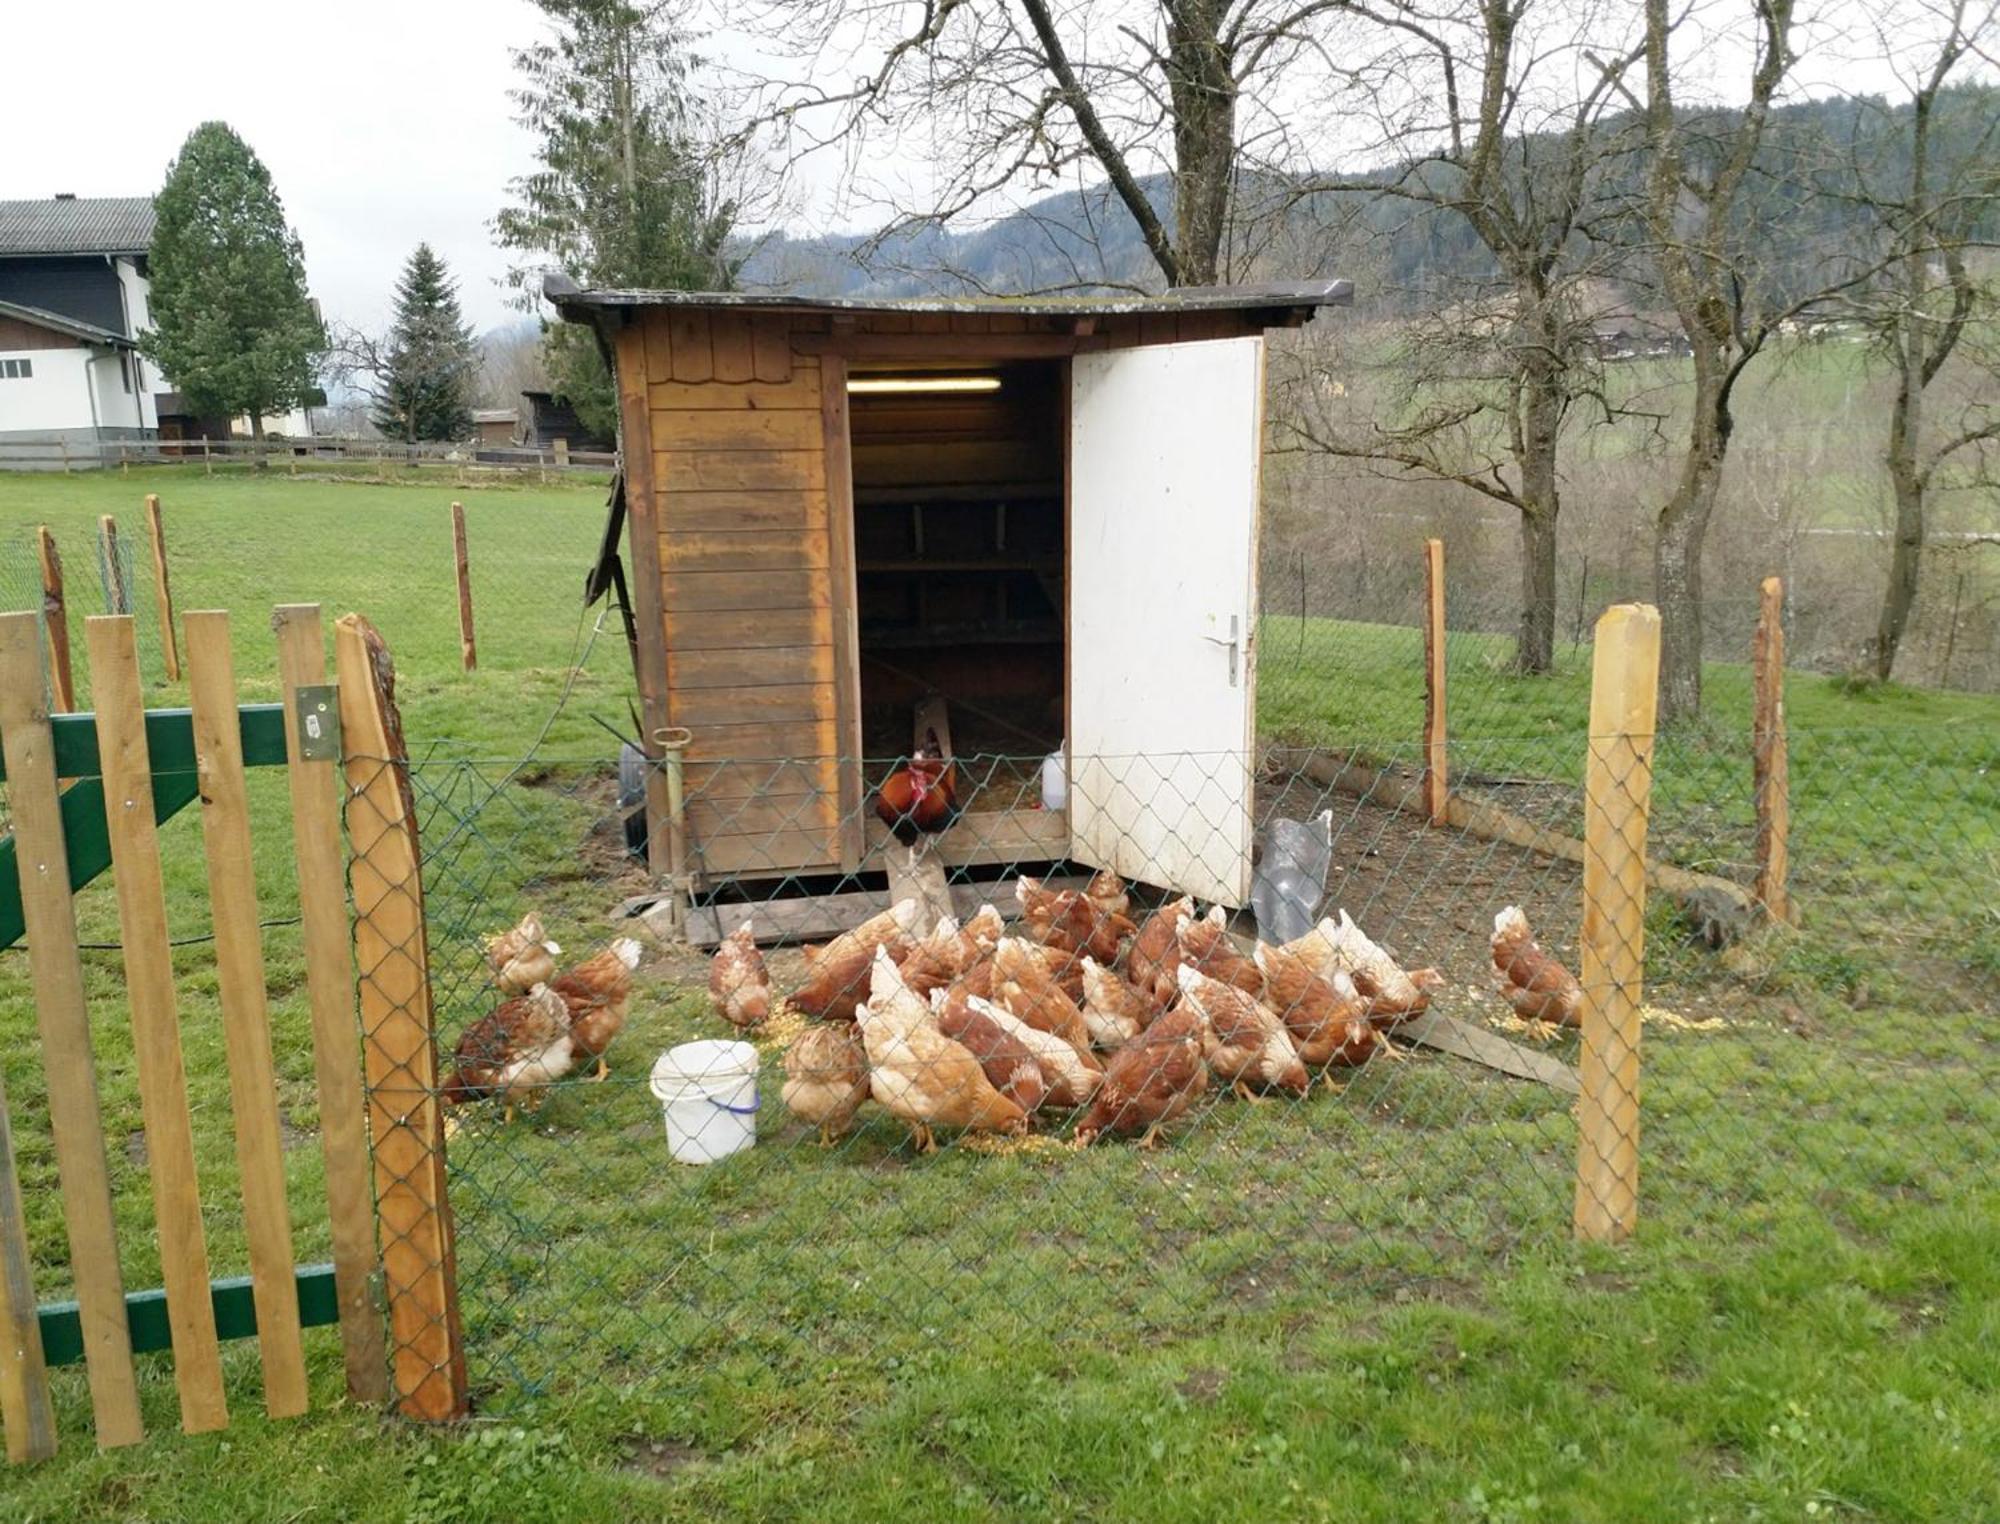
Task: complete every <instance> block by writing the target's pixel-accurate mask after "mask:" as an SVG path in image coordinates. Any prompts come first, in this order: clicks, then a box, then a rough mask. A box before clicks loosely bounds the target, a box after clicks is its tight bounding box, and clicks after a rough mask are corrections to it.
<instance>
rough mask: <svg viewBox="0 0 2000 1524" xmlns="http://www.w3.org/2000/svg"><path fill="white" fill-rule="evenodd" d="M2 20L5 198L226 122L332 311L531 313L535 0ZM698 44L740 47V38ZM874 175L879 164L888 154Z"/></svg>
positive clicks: (47, 13) (914, 159)
mask: <svg viewBox="0 0 2000 1524" xmlns="http://www.w3.org/2000/svg"><path fill="white" fill-rule="evenodd" d="M1820 9H1821V10H1822V11H1823V12H1824V13H1825V14H1826V15H1827V16H1828V17H1829V18H1846V19H1847V20H1848V21H1849V23H1850V24H1851V25H1853V26H1854V27H1855V31H1856V35H1855V36H1853V37H1850V38H1848V39H1846V41H1847V43H1848V48H1847V49H1846V50H1844V51H1845V52H1846V58H1847V59H1848V60H1850V63H1849V66H1848V68H1847V69H1846V70H1845V71H1835V72H1833V73H1832V75H1831V77H1830V78H1829V76H1828V73H1827V69H1826V65H1827V62H1828V60H1829V59H1831V58H1833V57H1834V56H1835V55H1834V54H1832V53H1827V54H1819V55H1817V56H1816V57H1815V59H1814V62H1815V63H1816V64H1818V65H1820V75H1819V78H1818V79H1811V78H1810V77H1808V79H1807V81H1806V83H1807V88H1808V89H1809V90H1811V91H1812V92H1813V93H1818V91H1819V90H1820V89H1824V88H1827V87H1828V86H1829V85H1838V84H1846V85H1848V86H1849V87H1853V86H1854V85H1855V84H1856V83H1857V82H1860V83H1862V85H1863V87H1864V88H1881V87H1882V86H1883V85H1884V84H1886V83H1887V82H1888V81H1887V78H1886V74H1885V70H1884V67H1883V63H1882V61H1881V58H1880V46H1881V45H1880V43H1879V41H1877V40H1876V39H1875V38H1874V36H1873V35H1872V32H1871V29H1870V28H1868V27H1866V26H1865V25H1864V24H1862V22H1863V18H1864V17H1865V16H1866V15H1867V13H1868V11H1869V8H1868V7H1863V6H1859V5H1858V4H1856V5H1854V6H1853V7H1852V8H1851V9H1850V7H1849V6H1848V5H1847V4H1845V3H1842V0H1834V3H1833V4H1831V5H1829V6H1823V7H1821V8H1820ZM0 14H3V15H4V19H3V20H0V37H4V39H5V47H6V55H7V56H8V58H9V59H10V60H11V61H13V62H15V63H16V65H17V66H16V67H15V68H12V69H10V70H8V71H7V76H6V77H7V84H6V89H5V92H4V93H5V100H6V121H7V124H8V125H7V129H6V132H7V136H6V139H5V142H4V147H0V198H8V197H27V196H49V195H54V194H55V193H56V192H58V191H73V192H75V193H76V194H77V195H79V196H130V195H142V194H147V193H150V192H152V191H155V190H157V189H158V188H159V185H160V182H161V180H162V178H163V177H164V175H165V172H166V167H167V162H168V161H169V160H170V159H171V158H172V157H173V156H174V153H175V152H176V150H177V149H178V148H179V147H180V144H181V141H182V139H183V138H185V137H186V136H187V134H188V132H189V131H190V130H191V129H192V128H193V127H194V126H196V125H197V124H198V123H200V122H203V121H206V120H208V119H209V118H212V117H220V118H222V119H223V120H225V121H227V122H229V123H230V124H231V125H232V126H233V127H235V128H236V130H237V131H238V132H239V133H241V134H242V135H243V136H244V137H245V138H246V139H248V141H249V143H250V145H251V147H252V148H254V149H255V150H256V151H257V153H258V154H259V155H261V156H262V158H263V160H264V162H265V164H266V165H268V166H269V167H270V170H271V173H272V175H273V177H274V178H275V179H276V181H277V186H278V192H279V194H280V195H281V196H282V197H283V198H284V202H285V209H286V212H287V213H288V215H289V216H290V218H291V221H292V224H293V226H294V227H295V228H297V230H298V233H299V236H300V238H301V239H302V240H303V241H304V243H305V250H306V268H307V275H308V278H309V280H310V282H311V286H312V290H313V294H314V295H315V296H317V297H318V298H319V299H320V302H321V304H322V306H323V307H324V309H325V311H326V313H327V315H328V317H329V318H331V319H334V320H336V321H340V322H345V323H351V324H355V325H358V326H362V327H376V326H379V325H381V324H382V322H383V320H384V318H385V316H386V314H387V312H388V309H389V301H390V292H391V287H392V285H393V283H394V280H395V276H396V272H397V270H398V269H399V268H400V266H401V265H402V262H403V260H404V259H405V258H406V257H407V256H408V254H409V252H410V250H411V249H412V248H413V247H415V245H416V244H417V243H418V242H419V241H422V240H428V241H429V242H430V244H431V245H432V247H434V248H435V249H437V251H438V252H439V253H440V254H441V255H443V257H444V259H445V260H446V262H447V263H448V264H449V265H450V267H451V269H452V270H453V272H454V273H455V274H456V275H457V276H458V279H459V283H460V296H461V300H462V302H463V304H464V307H465V312H466V316H467V317H468V318H469V319H470V320H471V322H472V323H473V325H474V326H475V327H476V328H479V329H486V328H490V327H493V326H496V325H498V324H501V323H505V322H509V321H516V320H519V318H520V317H521V316H522V314H521V313H520V312H519V311H518V309H515V308H512V307H510V305H509V297H508V293H507V292H506V290H505V289H504V288H503V286H502V284H501V279H502V277H503V276H504V274H505V273H506V268H507V257H506V256H505V255H504V254H503V253H502V252H501V251H500V250H498V249H496V248H495V247H494V246H493V240H492V236H491V230H490V227H489V224H490V222H491V220H492V217H493V214H494V213H495V212H496V211H497V210H498V209H499V208H500V207H501V206H502V205H503V204H505V202H506V199H507V192H506V187H507V182H508V181H509V180H510V179H512V178H513V177H514V176H516V175H519V174H521V173H522V172H523V171H525V170H526V169H527V168H528V167H529V164H530V159H531V144H530V141H529V139H528V137H527V135H526V134H525V133H524V132H523V131H522V130H521V129H520V128H519V127H517V126H516V125H515V124H514V120H513V111H512V105H511V102H510V101H509V100H508V96H507V92H508V89H509V88H510V86H511V85H512V83H513V78H514V70H513V64H512V57H511V50H512V49H514V48H517V47H521V46H524V45H526V44H527V43H529V42H531V41H533V40H535V39H536V38H537V37H539V36H540V35H541V33H542V25H543V23H542V22H541V20H540V17H539V13H538V12H536V11H535V10H534V9H533V8H532V7H531V6H530V5H528V4H527V3H526V0H335V3H334V4H331V5H327V4H322V5H318V6H308V5H280V6H275V7H259V8H252V9H247V10H228V9H224V8H220V7H216V8H205V7H202V6H194V7H188V6H181V7H175V6H170V5H163V4H161V3H159V0H97V3H95V4H91V3H88V0H66V3H65V0H56V3H47V0H44V3H41V4H36V3H34V0H0ZM719 14H720V15H722V16H726V15H727V14H728V0H719ZM704 46H708V47H718V46H719V47H720V48H721V50H722V52H723V54H724V56H728V54H729V53H731V52H732V51H734V49H733V48H732V47H731V46H730V44H729V43H727V42H717V41H715V40H711V41H710V42H709V43H706V44H704ZM1857 50H1858V52H1859V55H1860V64H1861V67H1860V68H1859V70H1858V71H1857V70H1855V69H1854V68H1853V67H1852V62H1851V61H1852V60H1854V59H1855V58H1856V52H1857ZM1836 51H1840V50H1836ZM1871 51H1873V53H1874V55H1875V56H1874V57H1872V58H1871V57H1869V56H1868V55H1869V53H1870V52H1871ZM845 67H847V65H846V64H845V63H844V62H843V63H840V64H836V65H834V66H833V68H834V71H835V72H839V71H840V69H842V68H845ZM1811 72H1812V71H1811V70H1805V71H1802V74H1806V75H1807V76H1810V75H1811ZM28 124H33V125H32V126H30V125H28ZM874 153H875V154H876V155H879V154H880V153H881V145H879V144H878V145H877V146H876V147H875V149H874ZM889 157H890V159H891V160H892V161H894V160H902V161H903V163H902V167H903V169H904V170H906V171H911V172H914V171H918V170H920V169H921V168H922V165H923V162H924V159H925V157H926V154H925V152H924V149H923V145H922V143H921V141H919V142H918V143H917V144H915V145H914V146H910V145H905V146H904V147H903V149H902V150H901V152H900V153H898V152H897V151H895V150H891V152H890V155H889ZM871 167H872V168H874V169H875V170H876V171H878V172H880V171H881V170H882V169H883V168H884V165H883V164H882V163H881V162H880V161H879V159H877V160H876V161H875V162H873V163H872V165H871ZM887 167H889V168H894V167H896V166H895V164H894V163H893V162H892V163H891V164H890V165H888V166H887ZM839 175H840V162H839V160H838V158H836V157H828V158H827V159H824V160H818V161H815V163H814V166H813V168H812V169H811V170H810V171H809V173H808V179H809V181H812V182H817V186H816V191H815V190H814V188H813V187H812V186H811V185H809V186H808V191H807V194H808V199H810V198H811V196H812V195H814V194H817V195H818V197H819V199H820V203H821V204H820V207H819V209H818V211H817V214H815V213H814V212H812V211H807V212H805V213H804V215H802V216H801V215H800V203H799V202H798V201H794V202H793V203H792V209H793V215H794V217H795V218H796V219H797V220H799V221H801V222H807V223H810V222H814V221H824V220H827V219H828V215H829V213H831V214H832V215H833V218H834V220H838V221H840V222H846V221H849V220H851V219H859V220H872V214H871V213H868V212H865V211H864V210H863V209H861V208H859V207H854V206H845V207H843V206H841V205H839V204H837V202H836V200H835V198H834V197H833V188H834V186H835V185H836V184H837V183H838V180H839Z"/></svg>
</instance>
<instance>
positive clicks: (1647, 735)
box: [1574, 603, 1660, 1242]
mask: <svg viewBox="0 0 2000 1524" xmlns="http://www.w3.org/2000/svg"><path fill="white" fill-rule="evenodd" d="M1596 638H1597V646H1596V651H1595V653H1594V655H1593V657H1592V661H1591V682H1590V736H1589V741H1588V743H1587V744H1588V747H1589V750H1588V754H1587V756H1586V758H1585V763H1584V801H1583V810H1584V815H1583V823H1584V830H1583V834H1584V857H1583V936H1582V953H1583V956H1582V983H1583V1050H1582V1053H1581V1054H1580V1056H1579V1058H1578V1063H1577V1073H1578V1078H1579V1080H1580V1081H1581V1083H1582V1087H1583V1088H1582V1093H1581V1095H1579V1097H1578V1098H1577V1108H1576V1130H1577V1158H1576V1209H1575V1216H1574V1221H1575V1228H1576V1236H1577V1237H1578V1238H1580V1239H1586V1240H1594V1241H1600V1242H1611V1241H1616V1240H1618V1239H1622V1238H1625V1237H1626V1236H1628V1235H1629V1234H1630V1233H1631V1231H1632V1227H1633V1224H1634V1222H1635V1221H1636V1220H1637V1217H1638V1212H1639V1007H1640V997H1641V993H1642V990H1643V988H1644V979H1645V970H1646V822H1647V815H1648V811H1649V810H1650V808H1651V806H1652V792H1653V722H1654V714H1655V709H1656V706H1657V703H1658V698H1659V680H1660V615H1659V611H1658V610H1657V609H1655V608H1653V607H1652V606H1651V605H1649V604H1643V603H1636V604H1635V603H1621V604H1616V605H1614V606H1613V607H1611V608H1608V609H1606V610H1605V611H1604V614H1603V617H1601V618H1600V619H1599V620H1598V621H1597V637H1596Z"/></svg>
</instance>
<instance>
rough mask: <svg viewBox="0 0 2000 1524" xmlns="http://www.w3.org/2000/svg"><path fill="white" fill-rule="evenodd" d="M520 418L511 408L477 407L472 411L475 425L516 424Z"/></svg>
mask: <svg viewBox="0 0 2000 1524" xmlns="http://www.w3.org/2000/svg"><path fill="white" fill-rule="evenodd" d="M519 416H520V415H519V413H518V412H517V411H516V410H515V409H513V408H511V407H476V408H474V409H473V410H472V421H473V422H474V423H514V422H516V421H518V419H519Z"/></svg>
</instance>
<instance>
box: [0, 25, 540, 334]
mask: <svg viewBox="0 0 2000 1524" xmlns="http://www.w3.org/2000/svg"><path fill="white" fill-rule="evenodd" d="M0 12H4V14H5V19H4V21H0V35H4V37H5V45H4V46H5V51H6V53H7V55H8V56H9V58H10V59H12V60H13V61H14V63H15V65H16V66H15V67H13V68H10V69H8V70H7V71H6V73H7V87H6V92H5V93H6V97H7V121H8V124H9V125H8V128H7V132H6V136H7V140H8V141H7V144H6V146H5V148H4V149H0V199H5V198H10V197H19V196H50V195H54V194H55V193H56V192H58V191H74V192H75V193H76V194H77V195H79V196H133V195H145V194H149V193H151V192H153V191H156V190H158V189H159V186H160V182H161V180H162V179H163V178H164V177H165V174H166V168H167V162H168V161H169V160H170V159H172V158H173V156H174V154H175V152H176V151H177V150H178V149H179V147H180V144H181V140H182V139H183V138H185V137H186V136H187V134H188V132H189V131H190V130H191V129H192V128H194V127H195V126H196V125H197V124H199V123H201V122H204V121H207V120H208V119H210V118H212V117H221V118H222V119H223V120H224V121H227V122H228V123H229V124H230V125H231V126H233V127H234V128H235V129H236V130H237V131H238V132H239V133H241V134H242V135H243V137H244V138H245V139H247V140H248V141H249V143H250V146H251V147H252V148H254V149H255V150H256V151H257V153H258V154H259V156H260V157H262V159H263V160H264V163H265V164H266V165H267V166H269V168H270V171H271V174H272V177H273V178H274V179H275V180H276V182H277V186H278V194H279V195H280V196H282V197H283V198H284V202H285V211H286V213H287V215H288V216H289V217H290V218H291V221H292V225H293V226H294V227H295V228H296V229H297V230H298V234H299V237H300V238H301V239H302V240H303V241H304V243H305V249H306V270H307V274H308V277H309V279H310V282H311V285H312V290H313V294H314V295H315V296H317V297H318V298H319V299H320V301H321V304H322V305H323V306H324V308H325V309H326V312H327V315H328V316H329V317H331V318H336V319H340V320H344V321H348V322H355V323H360V324H374V323H376V322H379V321H380V320H381V318H382V317H383V315H384V314H385V313H386V312H387V310H388V306H389V294H390V293H389V287H390V285H391V283H392V282H393V281H394V279H395V275H396V271H397V269H398V267H399V266H400V265H401V264H402V262H403V260H404V259H405V258H406V257H407V256H408V254H409V252H410V250H411V249H412V248H414V247H415V246H416V245H417V243H419V242H420V241H422V240H426V239H428V240H429V241H430V243H431V245H432V247H433V248H435V249H436V250H437V251H438V252H439V253H440V254H442V255H443V256H444V258H445V260H446V262H447V263H449V265H450V266H451V268H452V270H453V271H454V272H455V273H456V274H457V275H458V277H459V282H460V295H461V299H462V300H463V302H464V305H465V311H466V316H467V317H468V318H469V319H470V320H471V321H472V323H473V325H474V326H475V327H477V328H481V329H484V328H488V327H491V326H493V325H495V324H498V323H503V322H507V321H509V320H511V319H513V318H515V317H517V316H518V314H516V313H514V312H512V311H511V310H510V309H509V307H508V305H507V293H506V292H505V291H504V290H503V289H502V288H501V286H500V284H499V281H500V277H501V276H502V275H503V274H504V273H505V271H506V266H507V260H506V257H505V256H504V255H503V254H502V253H501V251H499V250H498V249H496V248H494V247H493V241H492V238H491V236H490V234H489V231H488V228H487V224H488V222H489V221H490V220H491V218H492V216H493V214H494V212H495V211H497V210H498V209H499V208H500V207H501V206H502V205H503V204H504V202H505V199H506V186H507V181H508V180H509V179H511V178H512V177H513V176H515V175H518V174H520V173H521V172H522V171H523V170H525V169H526V168H527V167H528V163H529V156H530V152H531V145H530V143H529V140H528V138H527V136H526V135H525V134H524V133H523V132H522V131H521V129H520V128H518V127H516V126H515V125H514V121H513V113H512V110H511V107H510V104H509V102H508V99H507V90H508V88H509V86H510V85H511V83H512V74H513V69H512V63H511V60H510V57H509V51H508V50H509V49H510V48H514V47H519V46H522V45H523V44H525V43H527V42H529V41H531V40H533V39H534V38H535V37H536V36H537V35H538V28H539V25H540V23H539V21H538V19H537V13H536V12H535V11H534V10H533V9H532V8H531V7H530V6H528V5H526V4H524V3H521V0H478V3H477V4H445V3H440V0H399V3H390V0H337V3H335V4H331V5H317V6H309V5H280V6H259V7H251V8H247V9H241V10H239V9H236V8H234V7H230V8H222V7H217V8H214V9H212V10H211V9H209V8H207V7H203V6H194V7H188V6H172V5H161V4H159V3H157V0H146V3H134V0H97V3H94V4H77V3H74V0H71V3H55V4H46V3H45V4H34V3H32V0H11V3H7V4H5V5H0ZM31 61H32V64H31ZM28 123H34V124H36V125H35V127H34V128H33V130H32V131H29V130H28V129H27V128H26V124H28Z"/></svg>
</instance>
